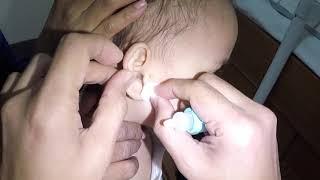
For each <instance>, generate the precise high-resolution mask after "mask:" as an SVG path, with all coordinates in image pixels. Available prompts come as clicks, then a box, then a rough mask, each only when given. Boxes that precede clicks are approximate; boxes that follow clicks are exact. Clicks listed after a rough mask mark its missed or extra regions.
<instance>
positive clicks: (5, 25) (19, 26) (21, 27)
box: [0, 0, 54, 44]
mask: <svg viewBox="0 0 320 180" xmlns="http://www.w3.org/2000/svg"><path fill="white" fill-rule="evenodd" d="M53 1H54V0H1V1H0V28H1V31H2V32H3V33H4V35H5V36H6V38H7V40H8V41H9V43H10V44H12V43H16V42H20V41H24V40H29V39H33V38H36V37H38V35H39V33H40V32H41V30H42V27H43V25H44V23H45V21H46V18H47V16H48V14H49V11H50V8H51V6H52V3H53Z"/></svg>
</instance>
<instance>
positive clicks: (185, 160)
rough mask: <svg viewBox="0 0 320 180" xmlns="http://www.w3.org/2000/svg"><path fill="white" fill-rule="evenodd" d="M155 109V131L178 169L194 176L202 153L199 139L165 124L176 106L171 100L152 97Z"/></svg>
mask: <svg viewBox="0 0 320 180" xmlns="http://www.w3.org/2000/svg"><path fill="white" fill-rule="evenodd" d="M151 103H152V106H153V108H154V109H155V126H154V129H153V130H154V132H155V134H156V135H157V137H158V138H159V140H160V141H161V143H162V144H163V146H164V147H165V148H166V150H167V151H168V152H169V154H170V155H171V157H172V159H173V160H174V162H175V164H176V165H177V167H178V169H179V170H180V171H181V172H182V173H183V174H184V175H185V176H186V177H190V176H192V175H191V174H190V176H188V175H189V173H191V172H192V171H193V170H192V169H193V167H196V166H197V164H198V163H197V162H196V161H198V160H197V156H198V155H199V154H200V153H201V147H199V145H198V143H199V142H197V140H195V139H193V138H192V136H191V135H189V134H188V133H186V132H182V131H179V130H175V129H171V128H168V127H164V126H163V122H164V121H165V120H168V119H170V118H171V117H172V115H173V113H174V108H173V107H172V105H171V103H170V101H168V100H166V99H163V98H161V97H156V98H152V99H151Z"/></svg>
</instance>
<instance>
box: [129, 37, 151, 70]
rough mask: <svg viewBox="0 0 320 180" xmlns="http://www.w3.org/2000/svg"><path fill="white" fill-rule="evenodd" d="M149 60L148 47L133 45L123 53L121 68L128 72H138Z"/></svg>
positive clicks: (142, 44) (143, 44)
mask: <svg viewBox="0 0 320 180" xmlns="http://www.w3.org/2000/svg"><path fill="white" fill-rule="evenodd" d="M149 58H150V49H149V46H148V45H147V44H145V43H135V44H133V45H132V46H131V47H130V48H129V49H128V50H127V52H126V53H125V56H124V59H123V68H124V69H127V70H129V71H135V72H140V71H141V70H142V68H143V67H144V65H145V63H146V62H147V61H148V59H149Z"/></svg>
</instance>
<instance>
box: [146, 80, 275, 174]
mask: <svg viewBox="0 0 320 180" xmlns="http://www.w3.org/2000/svg"><path fill="white" fill-rule="evenodd" d="M156 92H157V94H158V95H159V96H161V97H159V98H155V99H153V100H152V104H153V106H154V108H155V109H156V125H155V128H154V131H155V133H156V135H157V136H158V137H159V139H160V140H161V142H162V143H163V145H164V146H165V147H166V149H167V150H168V152H169V153H170V155H171V156H172V157H173V159H174V161H175V163H176V165H177V167H178V169H179V170H180V171H181V172H182V174H183V175H185V176H186V177H187V178H188V179H244V180H250V179H252V180H257V179H259V180H261V179H265V180H275V179H280V172H279V162H278V151H277V140H276V117H275V115H274V114H273V113H272V112H271V111H270V110H268V109H267V108H265V107H263V106H261V105H259V104H257V103H255V102H253V101H252V100H250V99H249V98H247V97H245V96H244V95H243V94H241V93H240V92H239V91H237V90H236V89H235V88H233V87H232V86H231V85H229V84H227V83H226V82H224V81H223V80H221V79H219V78H218V77H216V76H215V75H210V74H205V75H202V76H201V77H200V78H199V80H169V81H167V82H165V83H163V84H161V85H159V87H157V89H156ZM173 98H178V99H182V100H186V101H189V102H190V104H191V107H192V108H193V110H194V111H195V112H196V113H197V114H198V115H199V116H200V117H201V119H202V120H203V121H204V122H205V124H206V128H207V131H208V132H207V135H206V136H205V137H204V138H202V139H201V141H197V140H195V139H193V138H192V137H191V136H190V135H189V134H187V133H185V132H179V131H178V130H174V129H170V128H166V127H164V126H163V125H162V121H164V120H166V119H169V118H171V117H172V114H173V113H174V110H173V108H172V106H171V104H170V103H169V101H168V100H167V99H173Z"/></svg>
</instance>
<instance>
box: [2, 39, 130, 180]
mask: <svg viewBox="0 0 320 180" xmlns="http://www.w3.org/2000/svg"><path fill="white" fill-rule="evenodd" d="M34 59H40V58H39V56H36V57H35V58H34ZM91 59H95V60H96V61H95V62H94V61H90V60H91ZM121 59H122V52H121V51H120V50H119V49H118V48H117V47H116V46H115V45H113V44H112V43H111V42H110V41H108V40H106V39H105V38H103V37H101V36H98V35H80V34H71V35H68V36H67V37H66V38H64V39H63V40H62V41H61V44H60V46H59V48H58V50H57V52H56V54H55V56H54V58H53V61H52V64H51V66H50V69H49V71H48V73H47V75H46V77H45V80H44V81H43V82H42V83H36V82H39V81H40V79H39V77H40V75H41V74H43V73H45V72H46V70H44V69H45V68H43V67H44V66H45V65H44V64H46V63H43V62H44V61H43V60H33V61H32V62H33V63H36V64H38V65H37V66H31V67H37V68H36V69H35V68H27V69H26V71H25V72H24V73H23V74H22V76H21V77H20V78H19V79H17V80H16V81H15V83H10V82H7V84H6V85H5V88H6V89H7V90H10V91H13V92H14V94H16V95H15V96H13V97H11V98H10V99H9V100H8V101H7V102H6V103H5V105H4V106H3V108H2V111H1V115H2V125H3V152H2V166H1V177H2V179H8V178H9V179H12V178H13V179H26V180H28V179H90V180H92V179H102V178H103V177H104V178H106V179H107V178H109V177H108V176H106V175H107V174H106V173H108V171H110V170H108V169H107V168H108V167H109V164H110V163H111V161H112V153H113V147H114V143H115V139H116V138H117V136H118V130H119V128H120V126H121V122H122V120H123V118H124V116H125V113H126V109H127V105H126V98H125V97H126V88H127V86H128V85H129V84H130V83H131V82H132V81H133V80H134V79H135V75H134V74H132V73H129V72H126V71H120V72H119V73H117V74H115V75H114V76H113V78H112V79H111V80H110V81H109V82H108V85H107V86H106V88H105V91H104V92H103V94H102V97H101V99H100V102H99V105H98V107H97V110H96V111H95V114H94V117H93V118H94V121H93V124H92V125H91V126H90V128H88V129H83V128H82V123H81V118H80V115H79V112H78V104H79V102H78V101H79V90H80V88H81V87H82V85H83V84H84V83H86V82H96V83H99V82H102V81H105V80H106V79H108V78H109V77H110V76H111V75H113V73H109V74H103V73H96V71H101V72H102V71H103V72H108V71H107V70H108V68H110V67H108V65H109V64H113V63H117V62H119V61H120V60H121ZM39 69H40V70H39ZM93 70H94V71H95V72H93ZM11 82H14V81H11ZM10 84H11V86H10ZM34 84H37V85H34ZM30 85H32V86H30ZM131 163H136V161H134V160H133V161H131ZM118 166H119V164H118ZM133 175H134V174H133ZM133 175H132V176H133ZM119 178H121V177H119Z"/></svg>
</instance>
